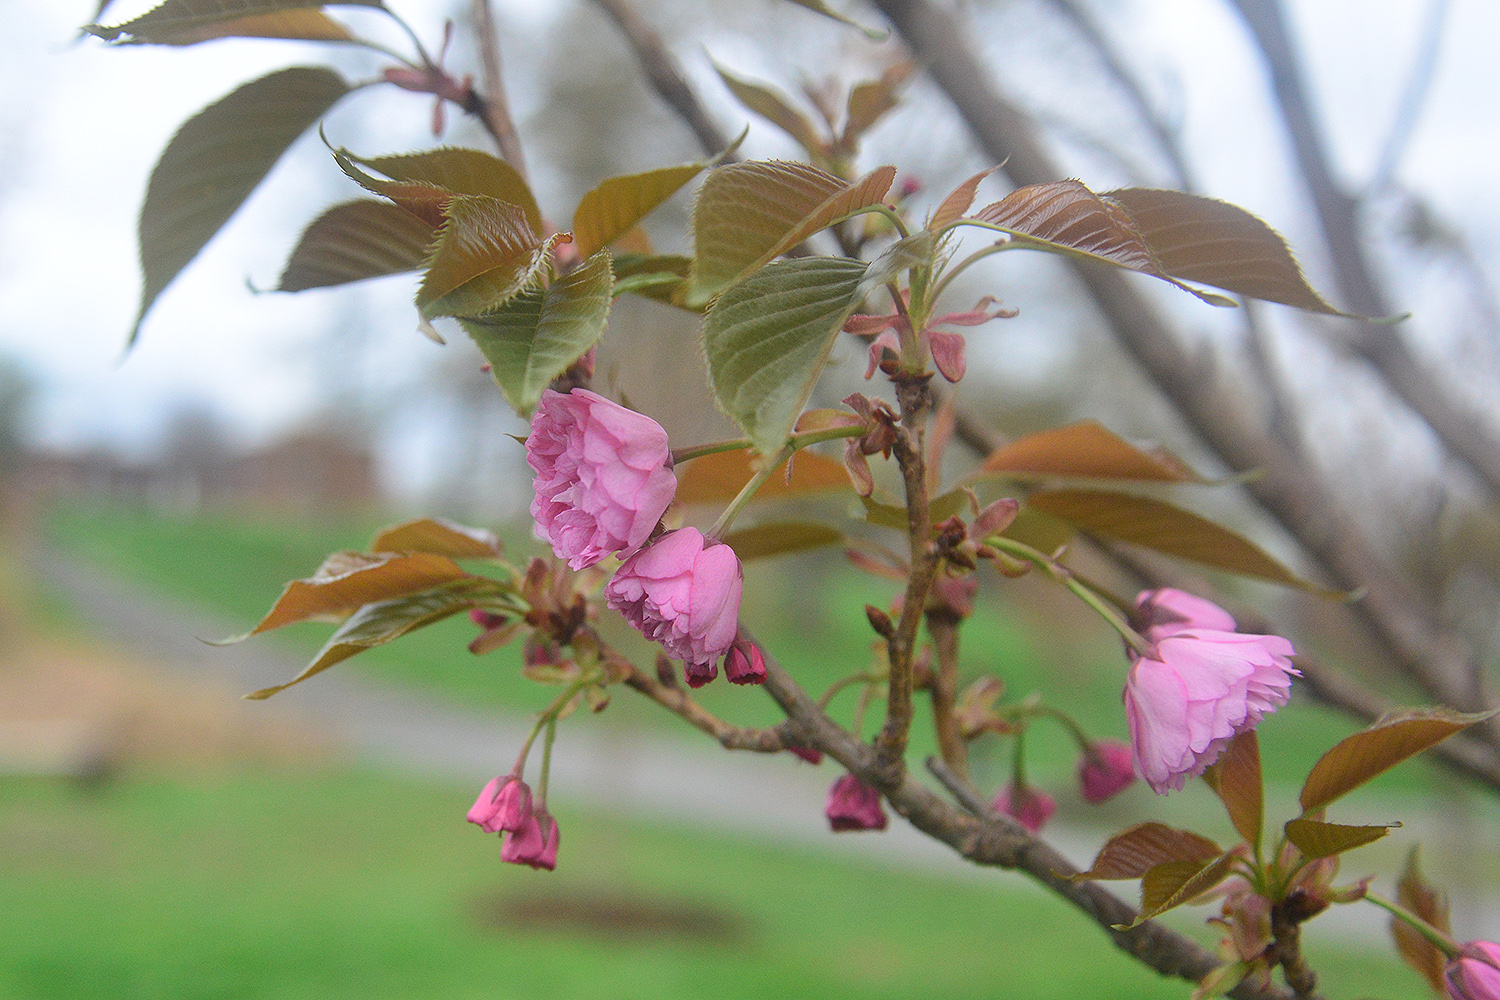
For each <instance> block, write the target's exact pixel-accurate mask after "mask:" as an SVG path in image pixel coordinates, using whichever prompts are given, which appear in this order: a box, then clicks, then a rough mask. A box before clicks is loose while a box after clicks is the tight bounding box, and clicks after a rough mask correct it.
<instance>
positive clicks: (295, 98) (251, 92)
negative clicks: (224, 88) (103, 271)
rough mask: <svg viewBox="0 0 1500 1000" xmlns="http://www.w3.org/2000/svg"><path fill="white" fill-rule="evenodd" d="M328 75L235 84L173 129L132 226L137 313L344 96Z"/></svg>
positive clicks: (307, 71)
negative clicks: (138, 280)
mask: <svg viewBox="0 0 1500 1000" xmlns="http://www.w3.org/2000/svg"><path fill="white" fill-rule="evenodd" d="M349 89H350V88H349V84H348V83H346V82H345V81H344V78H343V77H341V76H339V75H338V74H337V73H335V72H333V71H332V70H327V69H319V68H312V67H295V68H292V69H284V70H279V71H278V72H275V73H272V74H270V75H269V76H264V77H261V78H260V79H259V80H254V81H252V82H250V83H247V84H245V85H243V86H241V87H240V88H239V89H237V90H235V91H234V92H233V93H231V94H229V95H228V96H226V97H224V98H222V99H221V100H219V101H218V102H216V103H214V104H210V105H209V106H208V107H206V108H204V109H203V110H202V111H200V112H198V113H197V114H196V115H194V116H193V117H192V118H189V119H188V120H187V121H186V122H185V123H184V124H183V126H182V128H180V129H178V130H177V134H176V135H174V136H173V137H172V141H171V142H169V143H167V148H166V149H164V150H163V151H162V154H161V159H159V160H158V161H157V163H156V167H155V168H154V169H153V170H152V171H151V181H150V183H149V184H148V185H147V188H146V201H145V204H144V205H142V206H141V218H140V225H139V229H138V232H139V235H140V251H141V271H142V272H143V274H144V277H145V280H144V282H143V285H142V288H141V304H140V309H139V310H138V312H137V313H136V318H135V322H134V323H133V324H132V326H131V330H130V343H132V344H133V343H135V339H136V337H137V336H138V335H139V334H140V329H141V323H142V322H143V321H144V320H145V318H146V313H147V311H148V310H150V308H151V305H152V303H154V302H155V301H156V299H157V296H159V295H160V294H161V293H162V291H164V290H165V289H166V287H167V285H168V284H170V283H171V281H172V279H173V278H175V277H177V275H178V274H179V273H181V271H182V269H183V268H185V267H187V265H188V264H189V263H190V262H191V261H192V260H193V258H194V257H196V256H197V255H198V251H200V250H202V249H203V247H204V245H205V244H207V243H208V241H209V240H210V239H212V238H213V236H214V234H215V233H217V232H218V231H219V230H220V229H221V228H223V226H224V224H225V223H226V222H228V221H229V218H230V216H232V215H234V213H235V211H236V210H237V209H238V208H239V207H240V205H241V204H243V203H244V201H245V199H246V198H248V197H249V196H250V192H251V191H253V190H255V188H256V185H258V184H259V183H260V182H261V179H262V178H264V177H265V176H266V174H267V173H269V172H270V170H271V168H272V167H273V166H275V164H276V161H277V160H279V159H280V158H281V155H282V154H283V153H285V152H286V150H287V147H289V146H291V144H292V143H293V142H295V141H296V139H297V137H298V136H300V135H301V134H302V133H303V132H305V131H306V130H307V129H308V127H309V126H311V125H312V124H313V123H314V122H316V121H317V120H318V119H319V118H321V117H323V115H324V114H325V113H326V112H327V111H328V109H329V108H331V107H332V106H333V105H334V103H335V102H336V101H338V99H339V98H341V97H343V96H344V95H345V94H347V93H349Z"/></svg>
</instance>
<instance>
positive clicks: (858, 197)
mask: <svg viewBox="0 0 1500 1000" xmlns="http://www.w3.org/2000/svg"><path fill="white" fill-rule="evenodd" d="M895 180H896V168H895V167H891V166H885V167H876V168H875V169H874V170H872V171H870V172H869V173H868V174H866V175H865V176H863V177H861V178H860V179H859V180H857V181H854V182H852V183H851V184H849V185H848V186H847V187H845V188H844V189H842V190H840V191H836V192H834V193H833V194H832V195H831V196H829V198H828V200H826V201H824V202H823V203H822V204H821V205H819V206H818V207H817V208H815V209H813V210H812V212H811V213H809V214H808V215H807V217H806V218H804V219H803V220H802V221H801V222H800V223H798V224H797V226H795V227H794V228H793V229H792V230H791V231H790V232H788V233H785V234H784V235H783V236H782V237H781V239H780V241H779V242H777V243H776V245H775V246H773V247H771V249H769V250H767V251H766V252H765V253H763V254H762V255H761V257H760V259H759V260H758V261H756V262H755V263H753V264H751V265H750V266H749V267H747V268H746V269H745V270H746V272H749V271H754V270H755V269H756V268H758V267H762V266H764V265H765V264H768V263H770V262H771V260H772V259H774V258H776V257H779V256H781V255H782V254H784V253H786V252H787V251H788V250H790V249H792V248H793V247H795V246H796V245H797V244H799V243H801V242H802V241H803V240H805V239H807V238H808V237H810V236H813V235H814V234H816V233H820V232H822V231H823V230H825V229H827V228H828V227H829V226H831V225H833V224H834V223H835V222H838V221H839V220H841V219H846V218H848V217H849V216H851V215H854V214H855V213H857V212H860V211H862V210H863V209H866V208H869V207H870V206H871V205H879V204H881V203H882V202H884V201H885V195H886V192H887V191H889V190H890V189H891V184H892V183H893V182H894V181H895ZM917 235H918V236H920V235H921V234H917Z"/></svg>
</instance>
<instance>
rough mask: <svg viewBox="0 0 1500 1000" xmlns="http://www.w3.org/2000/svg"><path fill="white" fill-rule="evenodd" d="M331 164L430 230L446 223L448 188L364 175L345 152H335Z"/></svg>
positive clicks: (451, 194) (351, 157) (448, 198)
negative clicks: (397, 206) (409, 214)
mask: <svg viewBox="0 0 1500 1000" xmlns="http://www.w3.org/2000/svg"><path fill="white" fill-rule="evenodd" d="M333 160H334V162H335V163H337V164H338V165H339V169H340V170H342V171H343V172H344V173H345V174H346V175H347V176H348V177H349V178H350V179H352V180H353V181H355V182H356V183H357V184H359V186H360V187H362V188H364V189H365V190H366V191H369V192H370V193H371V194H378V195H381V196H383V197H385V198H389V199H390V200H391V201H392V202H394V203H395V204H397V205H399V206H400V207H401V208H403V209H405V210H406V211H408V212H410V213H411V214H412V215H415V216H416V217H417V218H419V219H421V220H422V221H423V222H425V223H427V225H428V227H429V228H431V229H434V230H435V229H438V228H440V227H441V226H442V225H443V223H444V222H445V221H447V218H448V214H447V212H448V202H449V201H451V200H452V199H453V192H452V191H449V190H448V189H447V188H445V187H440V186H438V185H436V184H428V183H426V182H425V181H393V180H385V179H382V178H379V177H375V176H373V175H372V174H367V173H365V172H364V171H363V170H361V169H359V167H357V166H355V157H354V155H353V154H352V153H350V152H349V151H348V150H347V149H335V150H334V151H333Z"/></svg>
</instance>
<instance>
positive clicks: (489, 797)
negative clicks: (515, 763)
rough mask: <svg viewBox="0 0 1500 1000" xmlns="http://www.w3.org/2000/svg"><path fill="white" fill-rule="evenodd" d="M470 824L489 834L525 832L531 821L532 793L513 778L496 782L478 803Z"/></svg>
mask: <svg viewBox="0 0 1500 1000" xmlns="http://www.w3.org/2000/svg"><path fill="white" fill-rule="evenodd" d="M468 820H469V822H470V823H473V824H475V825H476V826H478V827H479V828H480V829H481V830H483V831H484V832H485V833H499V832H500V831H502V830H508V831H510V832H512V833H514V832H517V831H519V830H522V829H524V828H525V827H526V824H527V823H528V822H529V821H530V820H531V789H530V788H529V787H527V785H526V782H524V781H522V780H521V779H520V778H518V777H516V776H515V775H513V774H504V775H501V776H500V777H498V778H494V779H492V780H491V781H490V783H489V784H487V785H485V786H484V791H482V792H480V793H479V798H477V799H475V800H474V806H473V808H471V809H470V810H469V816H468Z"/></svg>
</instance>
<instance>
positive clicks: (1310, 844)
mask: <svg viewBox="0 0 1500 1000" xmlns="http://www.w3.org/2000/svg"><path fill="white" fill-rule="evenodd" d="M1400 825H1401V824H1400V823H1384V824H1381V825H1379V826H1342V825H1340V824H1338V823H1324V822H1322V821H1321V820H1315V819H1294V820H1288V821H1287V824H1286V839H1287V840H1290V841H1291V842H1292V843H1293V844H1294V845H1295V846H1296V848H1297V850H1299V851H1301V852H1302V854H1303V856H1304V857H1306V858H1309V859H1317V858H1327V857H1332V856H1333V855H1335V854H1343V853H1344V852H1345V851H1352V850H1354V848H1356V847H1363V846H1365V845H1366V844H1373V843H1374V842H1375V841H1377V840H1379V839H1380V838H1381V837H1384V836H1385V835H1386V834H1387V833H1389V832H1390V831H1391V829H1392V828H1393V827H1398V826H1400Z"/></svg>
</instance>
